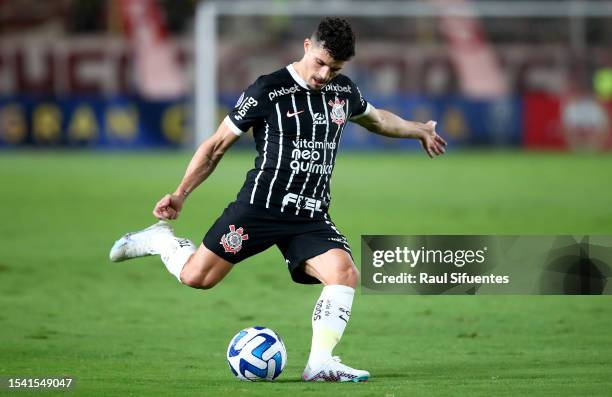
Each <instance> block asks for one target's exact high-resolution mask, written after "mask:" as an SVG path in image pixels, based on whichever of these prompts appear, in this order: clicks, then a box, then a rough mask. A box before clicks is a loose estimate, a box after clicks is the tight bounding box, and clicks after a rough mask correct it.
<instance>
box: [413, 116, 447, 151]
mask: <svg viewBox="0 0 612 397" xmlns="http://www.w3.org/2000/svg"><path fill="white" fill-rule="evenodd" d="M424 126H425V128H423V129H422V130H421V136H420V137H419V140H420V141H421V145H422V146H423V149H425V152H427V155H428V156H429V157H431V158H434V157H435V156H439V155H441V154H443V153H444V152H446V141H445V140H444V139H442V137H441V136H440V135H438V134H437V133H436V122H435V121H432V120H430V121H428V122H427V123H425V125H424Z"/></svg>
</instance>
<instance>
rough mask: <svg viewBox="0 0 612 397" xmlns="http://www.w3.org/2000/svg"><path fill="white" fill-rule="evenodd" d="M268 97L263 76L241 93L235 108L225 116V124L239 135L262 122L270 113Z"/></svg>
mask: <svg viewBox="0 0 612 397" xmlns="http://www.w3.org/2000/svg"><path fill="white" fill-rule="evenodd" d="M268 102H269V101H268V98H267V97H266V93H265V89H264V87H263V83H262V80H261V78H259V79H257V80H256V81H255V82H254V83H253V84H251V85H250V86H249V88H247V89H246V91H244V92H243V93H242V95H240V98H238V101H237V102H236V105H235V106H234V109H232V111H231V112H229V114H228V115H227V116H226V117H225V120H224V122H225V124H227V126H228V127H229V128H230V129H231V130H232V132H233V133H234V134H236V135H238V136H240V135H242V134H244V133H245V132H247V131H248V130H249V128H251V127H253V126H254V125H256V124H258V123H261V122H263V121H264V120H265V118H266V117H267V115H268V108H269V106H268Z"/></svg>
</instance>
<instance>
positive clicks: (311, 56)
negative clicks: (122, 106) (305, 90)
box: [304, 39, 345, 90]
mask: <svg viewBox="0 0 612 397" xmlns="http://www.w3.org/2000/svg"><path fill="white" fill-rule="evenodd" d="M304 61H305V62H304V66H305V68H306V70H305V73H306V83H307V84H308V86H309V87H310V88H312V89H314V90H320V89H321V88H323V87H325V85H326V84H327V83H329V82H330V81H331V80H332V79H333V78H334V77H336V76H337V75H338V73H340V71H341V70H342V67H343V66H344V63H345V62H344V61H337V60H335V59H334V58H332V57H331V56H330V55H329V53H328V52H327V50H325V48H323V46H322V45H320V44H318V43H314V42H312V41H311V40H309V39H306V40H305V41H304Z"/></svg>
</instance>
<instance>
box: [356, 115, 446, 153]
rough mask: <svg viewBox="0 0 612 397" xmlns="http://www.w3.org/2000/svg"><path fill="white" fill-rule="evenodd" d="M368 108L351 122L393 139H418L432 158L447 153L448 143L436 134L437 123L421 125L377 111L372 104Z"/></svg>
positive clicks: (431, 122)
mask: <svg viewBox="0 0 612 397" xmlns="http://www.w3.org/2000/svg"><path fill="white" fill-rule="evenodd" d="M368 106H369V109H368V111H367V112H364V114H363V115H360V116H358V117H355V118H353V119H352V120H351V121H354V122H355V123H357V124H359V125H360V126H362V127H364V128H366V129H367V130H369V131H372V132H374V133H376V134H380V135H384V136H388V137H391V138H413V139H418V140H419V141H421V145H422V146H423V149H425V151H426V152H427V154H428V155H429V157H431V158H433V157H434V156H438V155H441V154H443V153H444V152H445V151H446V141H445V140H444V139H443V138H442V137H441V136H440V135H438V134H437V133H436V122H435V121H428V122H427V123H419V122H417V121H409V120H404V119H403V118H401V117H400V116H398V115H396V114H395V113H391V112H389V111H388V110H383V109H376V108H375V107H374V106H372V105H371V104H369V105H368Z"/></svg>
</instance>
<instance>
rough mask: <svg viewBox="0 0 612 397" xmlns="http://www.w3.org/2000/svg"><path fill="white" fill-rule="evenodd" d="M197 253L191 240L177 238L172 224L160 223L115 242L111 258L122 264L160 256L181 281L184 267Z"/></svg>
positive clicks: (128, 234) (126, 235)
mask: <svg viewBox="0 0 612 397" xmlns="http://www.w3.org/2000/svg"><path fill="white" fill-rule="evenodd" d="M195 252H196V247H195V245H194V244H193V243H192V242H191V241H190V240H188V239H185V238H180V237H176V236H175V235H174V230H173V229H172V227H171V226H170V224H169V223H168V222H165V221H160V222H157V223H156V224H154V225H153V226H150V227H148V228H146V229H143V230H140V231H138V232H134V233H127V234H125V235H124V236H123V237H121V238H120V239H119V240H117V241H115V244H114V245H113V247H112V248H111V250H110V255H109V256H110V259H111V260H112V261H113V262H121V261H124V260H127V259H133V258H140V257H143V256H149V255H159V256H161V259H162V262H163V263H164V265H165V266H166V268H167V269H168V271H169V272H170V273H171V274H172V275H174V277H176V278H177V279H178V280H179V281H180V280H181V279H180V275H181V270H182V269H183V266H184V265H185V263H187V261H188V260H189V258H191V256H192V255H193V254H194V253H195Z"/></svg>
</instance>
